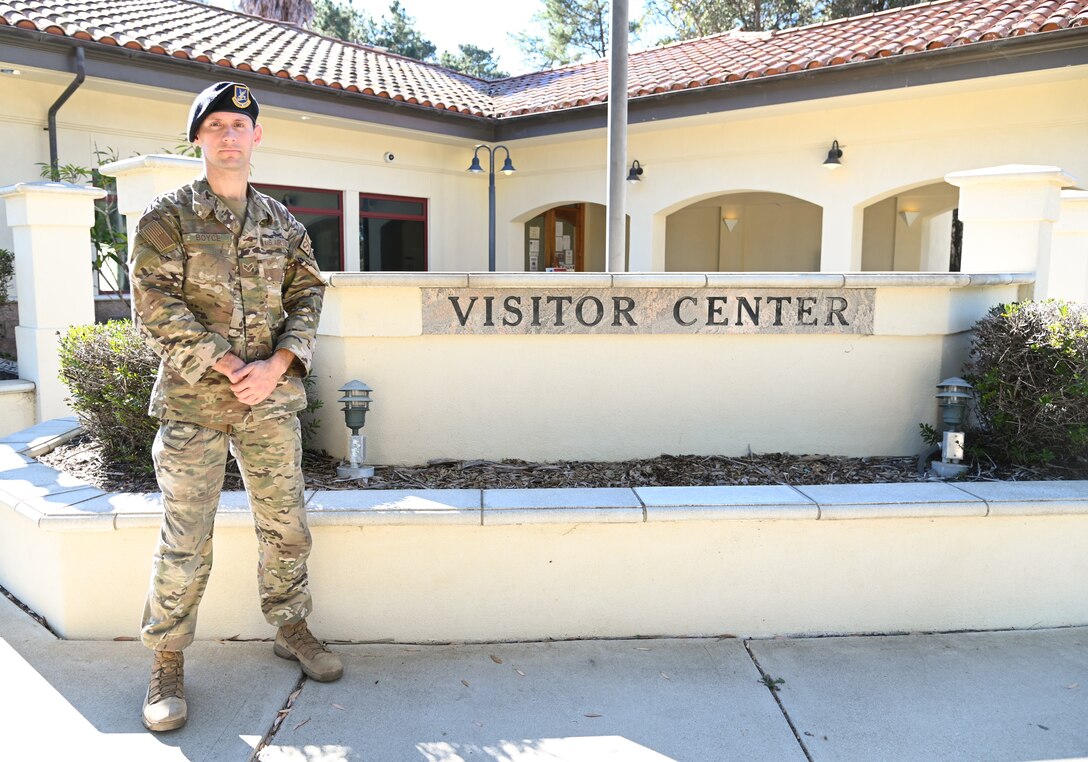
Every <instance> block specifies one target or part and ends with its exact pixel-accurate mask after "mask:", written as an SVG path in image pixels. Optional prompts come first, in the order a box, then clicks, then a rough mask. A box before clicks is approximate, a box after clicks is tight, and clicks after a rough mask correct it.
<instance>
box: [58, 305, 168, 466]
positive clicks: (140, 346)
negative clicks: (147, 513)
mask: <svg viewBox="0 0 1088 762" xmlns="http://www.w3.org/2000/svg"><path fill="white" fill-rule="evenodd" d="M158 366H159V358H158V357H157V356H156V355H155V353H154V352H152V351H151V348H150V347H148V346H147V344H146V343H145V342H144V340H143V339H142V338H140V336H139V334H138V333H137V332H136V329H135V328H134V327H133V326H132V323H131V322H130V321H128V320H111V321H110V322H108V323H99V324H96V325H81V326H73V327H72V328H69V329H68V331H67V333H65V334H64V336H63V337H62V338H61V341H60V377H61V380H62V381H64V383H66V384H67V385H68V389H69V390H70V391H71V393H72V396H71V399H70V400H69V404H70V405H71V407H72V410H74V411H75V413H76V415H77V416H79V420H80V423H81V424H82V425H83V428H84V429H86V430H87V432H88V433H89V434H90V435H91V436H93V437H94V438H95V439H97V440H98V442H99V444H100V445H101V447H102V455H103V457H104V458H105V459H106V460H107V461H108V462H110V463H115V464H118V465H121V466H124V467H126V468H131V469H133V470H134V471H138V472H141V473H149V472H151V471H152V470H153V466H152V463H151V444H152V443H153V442H154V440H155V434H156V432H157V431H158V430H159V423H158V421H157V420H155V419H154V418H152V417H150V416H149V415H148V414H147V406H148V403H149V401H150V400H151V388H152V387H153V386H154V384H155V373H156V371H157V369H158Z"/></svg>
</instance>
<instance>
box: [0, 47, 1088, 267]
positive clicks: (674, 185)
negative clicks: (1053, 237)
mask: <svg viewBox="0 0 1088 762" xmlns="http://www.w3.org/2000/svg"><path fill="white" fill-rule="evenodd" d="M22 68H24V71H25V72H26V73H25V74H24V76H22V77H0V98H2V99H3V102H4V103H5V104H7V108H6V109H5V113H4V114H3V115H0V126H2V129H3V134H4V137H5V145H6V148H7V156H8V159H7V160H6V161H5V162H4V164H3V166H2V167H0V185H4V184H10V183H13V182H18V181H25V180H27V179H34V178H36V177H37V176H38V173H39V168H38V167H37V166H36V163H37V162H45V161H48V148H47V146H48V143H47V135H46V134H45V132H43V130H42V128H43V127H44V125H45V114H46V111H47V110H48V108H49V105H50V104H51V103H52V102H53V100H54V99H55V98H56V97H57V96H58V95H59V94H60V92H61V91H62V90H63V88H64V86H65V85H66V84H67V83H68V81H69V79H70V78H69V76H67V75H63V76H58V75H56V74H52V73H46V72H40V71H35V70H33V69H26V68H25V67H22ZM1086 74H1088V67H1067V68H1063V69H1058V70H1052V71H1046V72H1038V73H1028V74H1019V75H1008V76H1002V77H992V78H986V79H976V80H970V81H964V82H960V83H951V84H942V85H933V86H921V87H911V88H901V89H898V90H894V91H887V92H880V93H873V94H866V95H857V96H844V97H837V98H826V99H822V100H819V101H812V102H807V103H793V104H786V105H781V106H768V107H763V108H759V109H748V110H741V111H734V112H724V113H718V114H707V115H703V116H698V117H691V118H684V119H674V120H666V121H656V122H653V123H647V124H636V125H633V126H632V127H631V129H630V134H629V146H628V156H629V159H632V160H633V159H638V160H639V161H640V163H641V164H642V165H643V167H645V170H646V171H645V174H644V175H643V177H642V182H641V183H638V184H635V185H631V186H628V198H627V207H628V213H629V215H630V218H631V264H630V267H629V269H630V270H632V271H646V270H653V271H664V270H665V269H666V261H665V259H666V227H667V223H666V220H667V217H668V215H670V214H672V213H673V212H676V211H678V210H680V209H683V208H684V207H687V206H690V205H691V204H693V203H696V202H700V201H704V200H706V199H710V198H713V197H715V196H720V195H722V194H724V193H730V192H736V191H757V192H771V193H781V194H786V195H789V196H793V197H796V198H798V199H801V200H803V201H806V202H809V203H812V204H815V205H816V206H818V207H819V208H820V209H821V210H822V219H821V246H820V248H821V255H820V262H819V269H821V270H824V271H850V270H860V269H862V265H863V262H862V249H863V244H862V220H863V215H864V209H865V208H866V207H867V206H869V205H870V204H872V203H873V202H875V201H879V200H882V199H884V198H887V197H889V196H891V195H896V194H899V193H901V192H903V191H908V190H911V189H914V188H918V187H920V186H925V185H928V184H932V183H934V182H938V181H940V180H941V178H943V177H944V175H945V174H947V173H948V172H951V171H955V170H960V169H965V168H972V167H984V166H995V165H1000V164H1008V163H1027V164H1043V165H1053V166H1058V167H1060V168H1061V169H1063V170H1064V171H1065V172H1067V173H1069V174H1071V175H1073V176H1075V177H1082V178H1084V177H1088V143H1086V141H1084V140H1083V136H1084V134H1086V133H1088V76H1086ZM257 94H258V97H259V95H260V93H259V90H258V91H257ZM189 99H190V94H185V93H172V92H167V91H162V90H156V89H152V88H147V87H141V86H135V85H128V84H123V83H104V82H101V81H96V80H94V79H93V78H92V79H90V80H88V81H87V82H86V83H85V84H84V85H83V86H82V87H81V88H80V89H79V90H77V91H76V93H75V94H74V95H73V96H72V98H71V100H70V101H69V102H68V103H67V104H66V105H65V106H64V107H63V109H62V110H61V112H60V115H59V125H60V129H59V147H60V158H61V161H62V162H72V163H77V164H85V165H86V164H90V163H91V162H92V160H93V151H94V149H95V147H96V146H97V147H98V148H103V149H104V148H107V147H108V148H114V149H116V150H117V152H118V155H119V156H120V157H122V158H124V157H126V156H129V155H131V154H132V153H134V152H139V153H155V152H160V151H161V150H162V148H163V147H171V146H173V145H175V144H176V143H177V142H178V140H179V136H180V133H181V131H182V129H183V127H184V122H185V116H186V112H187V107H188V103H189ZM137 114H138V115H139V118H138V119H137V118H134V116H133V115H137ZM302 116H304V115H303V114H299V113H291V112H286V111H282V110H276V109H267V110H266V112H265V113H264V114H263V118H262V121H263V123H264V125H265V128H266V141H265V145H264V146H263V147H262V148H261V149H260V151H259V152H258V154H257V156H256V158H255V170H254V179H256V180H258V181H260V182H267V183H277V184H297V185H303V186H307V187H319V188H328V189H333V190H340V191H343V192H344V193H345V196H344V200H345V214H346V220H347V221H348V222H349V223H350V224H349V225H348V226H347V227H346V234H345V236H344V239H345V243H346V251H345V255H346V256H345V259H346V262H347V265H348V267H349V268H350V267H352V266H354V265H355V264H356V263H357V262H358V243H357V241H356V240H355V236H354V223H353V220H354V216H353V215H354V209H355V204H356V203H357V201H356V194H357V193H358V192H361V191H366V192H379V193H388V194H396V195H406V196H416V197H423V198H426V199H428V203H429V228H428V249H429V258H430V268H431V269H432V270H449V271H457V270H480V269H485V268H486V243H487V187H486V186H487V179H486V177H483V178H481V177H476V176H471V175H468V174H467V173H466V172H465V171H464V170H465V167H466V166H467V165H468V162H469V160H470V158H471V150H472V142H471V141H468V140H463V139H454V138H449V137H445V136H441V135H434V134H422V133H410V132H408V131H405V130H398V129H393V128H381V127H375V126H370V125H364V124H360V123H353V122H349V121H346V120H343V119H333V118H327V117H320V116H313V118H311V119H309V120H306V121H303V120H302V119H301V117H302ZM833 139H837V140H838V141H839V142H840V144H841V145H842V147H843V150H844V152H845V153H844V156H843V165H842V168H841V169H840V170H838V171H836V172H827V171H826V170H824V169H823V167H822V160H823V158H824V156H826V152H827V148H828V146H829V145H830V143H831V141H832V140H833ZM507 143H508V144H509V146H510V149H511V152H512V156H513V159H514V163H515V165H516V166H517V167H518V170H519V171H518V173H517V174H515V175H513V176H512V177H504V176H502V175H500V176H498V177H497V187H498V193H497V220H498V224H497V231H496V233H497V248H498V252H499V256H498V268H499V269H500V270H515V271H520V270H521V269H522V268H523V266H524V265H523V262H524V251H523V246H524V243H523V241H524V230H523V226H522V223H524V221H525V220H526V219H529V218H530V217H532V216H533V215H534V214H536V213H538V212H539V211H540V210H543V209H546V208H549V207H552V206H556V205H558V204H564V203H574V202H591V203H595V204H603V203H605V200H606V199H605V178H604V169H603V168H604V165H605V159H606V143H605V134H604V130H603V129H602V130H593V131H589V132H582V133H571V134H565V135H554V136H548V137H541V138H532V139H526V140H514V141H507ZM386 151H391V152H393V153H394V154H395V155H396V157H397V159H396V161H394V162H393V163H386V162H385V161H384V160H383V158H382V156H383V154H384V153H385V152H386ZM916 224H917V223H916ZM741 226H743V222H742V223H741ZM741 226H738V230H739V229H740V227H741ZM911 235H921V233H920V232H919V233H914V232H913V231H912V232H911ZM10 240H11V239H10V232H9V231H7V230H6V229H3V228H0V246H5V247H7V248H10ZM910 264H913V262H911V263H910ZM896 266H897V267H898V264H897V265H896Z"/></svg>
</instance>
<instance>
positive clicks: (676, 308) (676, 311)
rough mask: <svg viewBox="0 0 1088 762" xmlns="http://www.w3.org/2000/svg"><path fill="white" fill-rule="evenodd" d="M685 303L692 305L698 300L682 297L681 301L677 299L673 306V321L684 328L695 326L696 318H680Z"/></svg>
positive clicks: (692, 297) (691, 297)
mask: <svg viewBox="0 0 1088 762" xmlns="http://www.w3.org/2000/svg"><path fill="white" fill-rule="evenodd" d="M684 302H691V303H692V304H695V302H696V299H695V297H694V296H681V297H680V298H679V299H677V300H676V304H674V305H673V306H672V316H673V319H674V320H676V322H677V324H678V325H682V326H689V325H695V319H694V318H692V319H691V320H683V319H682V318H681V317H680V305H681V304H683V303H684Z"/></svg>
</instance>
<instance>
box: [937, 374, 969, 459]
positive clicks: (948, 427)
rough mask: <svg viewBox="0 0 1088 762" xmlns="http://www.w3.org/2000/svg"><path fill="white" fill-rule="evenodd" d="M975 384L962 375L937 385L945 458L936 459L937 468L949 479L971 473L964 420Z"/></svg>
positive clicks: (942, 451) (942, 448) (942, 453)
mask: <svg viewBox="0 0 1088 762" xmlns="http://www.w3.org/2000/svg"><path fill="white" fill-rule="evenodd" d="M972 390H973V387H972V386H971V385H970V384H969V383H967V382H966V381H964V380H963V379H962V378H946V379H945V380H944V381H942V382H941V383H939V384H937V405H938V406H939V407H940V409H941V428H942V435H941V459H940V460H939V461H936V460H935V461H933V463H932V465H933V471H934V473H936V474H937V475H938V476H941V477H944V478H947V477H949V476H959V475H960V474H963V473H966V472H967V466H965V465H963V464H962V462H961V461H962V460H963V439H964V434H963V422H964V420H965V419H966V418H967V405H968V403H970V402H971V399H972V396H973V395H972V393H971V392H972Z"/></svg>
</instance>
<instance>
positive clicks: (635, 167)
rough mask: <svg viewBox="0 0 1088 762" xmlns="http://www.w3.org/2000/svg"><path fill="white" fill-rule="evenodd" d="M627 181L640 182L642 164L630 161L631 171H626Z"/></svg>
mask: <svg viewBox="0 0 1088 762" xmlns="http://www.w3.org/2000/svg"><path fill="white" fill-rule="evenodd" d="M627 182H629V183H640V182H642V165H641V164H639V163H638V161H637V160H636V161H633V162H631V171H630V172H628V173H627Z"/></svg>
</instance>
